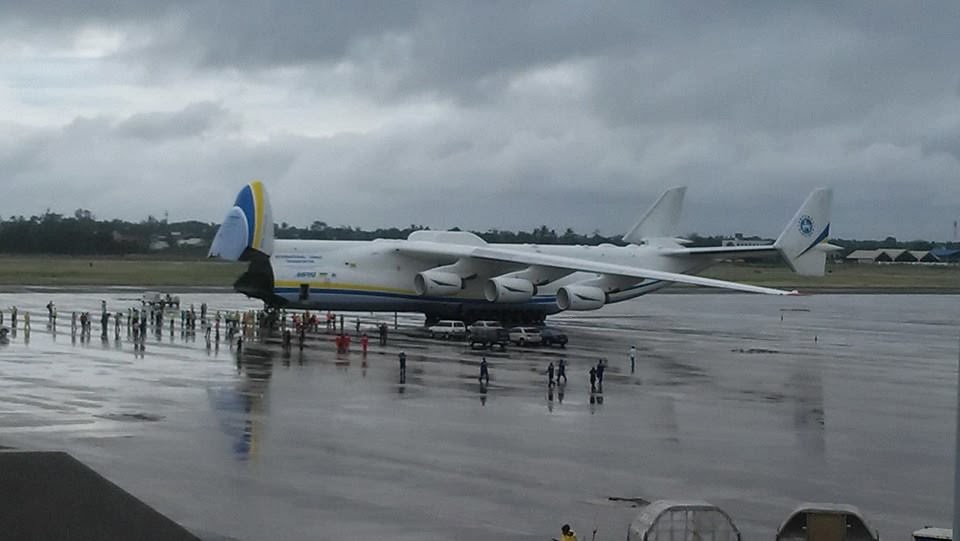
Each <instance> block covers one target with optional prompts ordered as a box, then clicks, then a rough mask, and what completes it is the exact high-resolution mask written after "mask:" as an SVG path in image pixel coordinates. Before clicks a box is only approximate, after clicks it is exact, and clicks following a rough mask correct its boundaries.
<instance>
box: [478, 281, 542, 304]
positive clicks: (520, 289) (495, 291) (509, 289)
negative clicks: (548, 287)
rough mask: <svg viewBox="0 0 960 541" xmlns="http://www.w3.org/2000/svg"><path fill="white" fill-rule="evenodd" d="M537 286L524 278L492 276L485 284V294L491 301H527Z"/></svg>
mask: <svg viewBox="0 0 960 541" xmlns="http://www.w3.org/2000/svg"><path fill="white" fill-rule="evenodd" d="M536 291H537V288H536V287H535V286H534V285H533V283H532V282H530V280H524V279H523V278H506V277H503V276H500V277H497V278H491V279H489V280H487V283H486V284H484V286H483V296H484V297H486V299H487V300H488V301H490V302H527V301H529V300H530V298H531V297H533V295H534V293H536Z"/></svg>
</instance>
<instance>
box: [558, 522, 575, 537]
mask: <svg viewBox="0 0 960 541" xmlns="http://www.w3.org/2000/svg"><path fill="white" fill-rule="evenodd" d="M560 541H577V534H576V532H574V531H573V530H571V529H570V525H569V524H564V525H563V527H561V528H560Z"/></svg>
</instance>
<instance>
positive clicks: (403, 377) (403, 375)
mask: <svg viewBox="0 0 960 541" xmlns="http://www.w3.org/2000/svg"><path fill="white" fill-rule="evenodd" d="M406 381H407V354H406V353H404V352H402V351H401V352H400V383H404V382H406Z"/></svg>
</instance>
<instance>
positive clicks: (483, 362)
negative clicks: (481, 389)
mask: <svg viewBox="0 0 960 541" xmlns="http://www.w3.org/2000/svg"><path fill="white" fill-rule="evenodd" d="M480 383H483V384H484V385H490V369H489V368H488V366H487V358H486V357H482V358H481V359H480Z"/></svg>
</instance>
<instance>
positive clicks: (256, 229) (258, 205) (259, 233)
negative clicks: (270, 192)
mask: <svg viewBox="0 0 960 541" xmlns="http://www.w3.org/2000/svg"><path fill="white" fill-rule="evenodd" d="M250 189H251V191H253V208H254V213H255V214H256V218H255V223H254V225H253V244H252V247H253V249H255V250H260V249H261V246H260V244H261V243H262V242H263V227H264V225H263V183H262V182H260V181H259V180H255V181H253V182H251V183H250Z"/></svg>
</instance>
